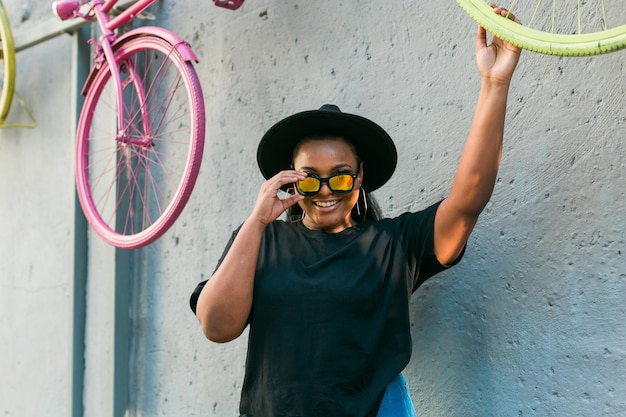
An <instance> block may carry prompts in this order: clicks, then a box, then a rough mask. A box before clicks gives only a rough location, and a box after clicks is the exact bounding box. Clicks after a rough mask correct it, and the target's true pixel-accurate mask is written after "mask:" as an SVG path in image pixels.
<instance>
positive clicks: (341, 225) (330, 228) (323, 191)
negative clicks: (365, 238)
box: [293, 137, 363, 233]
mask: <svg viewBox="0 0 626 417" xmlns="http://www.w3.org/2000/svg"><path fill="white" fill-rule="evenodd" d="M293 167H294V169H295V170H297V171H302V172H307V173H310V174H314V175H316V176H318V177H320V178H328V177H331V176H333V175H337V174H355V173H356V172H357V171H359V175H358V177H357V178H356V180H355V182H354V188H353V189H352V191H351V192H349V193H347V194H334V193H333V192H332V191H331V190H330V188H328V184H326V183H323V184H322V186H321V188H320V191H319V193H317V194H316V195H313V196H310V197H305V198H304V199H303V200H301V201H300V202H299V203H298V204H300V207H302V210H304V212H305V214H306V215H305V217H304V219H303V220H302V222H303V224H304V225H305V226H306V227H308V228H309V229H313V230H325V231H326V232H329V233H338V232H341V231H342V230H344V229H346V228H348V227H352V226H353V220H352V217H351V213H352V208H353V207H354V206H355V204H356V203H357V200H358V199H359V190H360V188H361V182H362V179H363V169H362V166H361V167H359V162H358V160H357V156H356V154H355V152H354V150H353V148H352V146H351V145H350V144H348V142H346V141H345V140H344V139H342V138H339V137H329V138H324V139H309V140H304V141H303V142H301V143H300V144H299V145H298V147H297V148H296V151H295V153H294V159H293ZM359 168H361V169H359Z"/></svg>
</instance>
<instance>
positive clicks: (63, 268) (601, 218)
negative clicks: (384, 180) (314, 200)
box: [0, 0, 626, 417]
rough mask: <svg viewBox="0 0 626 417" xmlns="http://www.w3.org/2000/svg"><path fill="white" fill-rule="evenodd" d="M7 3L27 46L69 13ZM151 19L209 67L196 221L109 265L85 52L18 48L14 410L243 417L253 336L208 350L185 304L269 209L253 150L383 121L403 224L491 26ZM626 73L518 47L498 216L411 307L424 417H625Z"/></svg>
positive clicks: (197, 13) (615, 63)
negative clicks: (286, 121)
mask: <svg viewBox="0 0 626 417" xmlns="http://www.w3.org/2000/svg"><path fill="white" fill-rule="evenodd" d="M5 3H7V4H6V7H7V9H9V12H10V17H11V20H12V23H13V26H14V32H15V33H16V36H17V35H20V34H24V33H27V32H28V31H31V30H33V28H37V27H41V26H42V25H45V24H46V22H49V19H50V18H51V12H50V8H49V6H50V4H49V2H48V1H47V0H45V1H44V0H23V1H22V0H10V1H5ZM23 6H29V7H30V10H31V12H30V15H29V16H28V18H27V19H25V20H24V21H22V14H23V13H22V8H23ZM151 11H152V12H153V13H154V15H155V17H156V20H155V21H154V23H155V24H158V25H163V26H165V27H168V28H170V29H172V30H173V31H175V32H177V33H179V34H180V35H181V36H182V37H184V38H186V39H187V40H188V41H189V42H190V43H191V45H192V46H193V49H194V50H195V52H196V54H197V55H198V57H199V59H200V62H199V63H198V64H197V65H196V69H197V71H198V73H199V75H200V78H201V81H202V86H203V90H204V97H205V102H206V108H207V144H206V148H205V154H204V160H203V165H202V168H201V173H200V178H199V179H198V182H197V185H196V188H195V190H194V193H193V195H192V198H191V201H190V202H189V204H188V205H187V207H186V208H185V210H184V212H183V214H182V215H181V217H180V218H179V220H178V221H177V222H176V224H175V225H174V226H173V227H172V228H171V229H170V230H169V231H168V232H167V233H166V234H165V235H164V236H163V237H162V238H161V239H160V240H158V241H157V242H155V243H153V244H152V245H150V246H148V247H145V248H143V249H140V250H136V251H132V252H123V251H116V250H114V248H112V247H110V246H108V245H107V244H105V243H104V242H102V241H101V240H100V239H99V238H98V237H97V236H95V235H94V234H93V233H92V232H91V231H90V230H85V229H84V226H83V223H82V222H83V220H82V218H81V216H80V210H76V203H75V196H74V183H73V181H74V174H73V152H74V138H73V130H74V126H75V109H74V107H75V93H76V88H77V87H76V85H77V84H78V85H80V83H81V80H77V78H81V77H79V76H78V75H77V74H78V73H79V72H80V70H81V68H82V69H83V70H84V68H85V66H86V65H87V63H86V62H85V61H86V59H84V58H81V56H80V53H79V52H80V48H79V47H78V46H76V45H78V44H79V43H77V42H75V38H73V37H72V36H70V35H65V36H62V37H58V38H54V39H52V40H49V41H47V42H46V43H44V44H40V45H37V46H35V47H32V48H30V49H27V50H25V51H22V52H19V53H18V55H17V64H18V80H17V90H18V92H19V93H20V94H21V95H22V96H23V97H24V99H25V100H26V102H27V103H28V105H29V107H30V108H31V110H32V111H33V113H34V115H35V117H36V119H37V122H38V127H37V128H36V129H5V130H0V190H1V196H2V198H0V254H1V255H0V375H2V378H1V381H2V382H1V384H0V387H1V388H0V414H1V415H3V416H20V417H30V416H33V417H34V416H68V415H73V416H79V415H85V416H89V417H91V416H115V417H118V416H121V415H123V414H124V413H125V412H124V409H127V411H126V413H127V415H128V416H150V417H152V416H157V415H159V416H161V415H163V416H175V417H178V416H224V417H226V416H234V415H236V412H237V405H238V397H239V390H240V388H241V383H242V376H243V366H244V360H245V350H246V340H245V335H244V336H243V337H241V338H239V339H238V340H236V341H234V342H231V343H229V344H224V345H217V344H212V343H210V342H208V341H206V340H204V338H203V336H202V333H201V331H200V329H199V327H198V325H197V323H196V320H195V318H194V317H193V315H192V314H191V312H190V310H189V308H188V304H187V303H188V296H189V293H190V292H191V291H192V289H193V287H194V286H195V284H196V283H197V282H198V281H199V280H201V279H202V278H204V277H207V276H209V275H210V274H211V272H212V271H213V269H214V267H215V263H216V261H217V259H218V257H219V255H220V254H221V252H222V249H223V246H224V244H225V243H226V240H227V239H228V237H229V235H230V232H231V230H232V229H233V228H234V227H236V226H237V225H238V224H239V223H241V222H242V221H243V220H244V219H245V217H246V215H247V214H248V213H249V212H250V210H251V209H252V205H253V204H254V201H255V197H256V194H257V191H258V188H259V186H260V184H261V183H262V177H261V175H260V174H259V173H258V170H257V168H256V160H255V155H256V145H257V143H258V140H259V138H260V136H261V135H262V133H263V132H264V131H265V130H266V129H267V128H269V127H270V126H271V125H272V124H273V123H274V122H276V121H277V120H279V119H281V118H282V117H284V116H287V115H289V114H291V113H294V112H297V111H300V110H306V109H312V108H317V107H319V106H320V105H321V104H323V103H328V102H332V103H336V104H338V105H339V106H340V107H341V108H342V109H343V110H344V111H349V112H354V113H358V114H360V115H363V116H365V117H369V118H372V119H373V120H375V121H376V122H378V123H379V124H381V125H382V126H383V127H385V128H386V129H387V130H388V131H389V133H390V134H391V135H392V137H394V139H395V140H396V143H397V146H398V150H399V163H398V170H397V172H396V174H395V176H394V178H393V179H392V180H391V181H390V182H389V183H388V184H387V185H386V186H385V187H384V188H383V189H381V190H379V191H377V192H376V197H377V198H378V200H379V202H380V203H381V206H382V207H383V210H384V212H385V214H386V215H389V216H393V215H397V214H399V213H401V212H403V211H406V210H417V209H420V208H422V207H425V206H426V205H428V204H430V203H433V202H435V201H437V200H438V199H441V198H442V197H444V196H445V195H446V194H447V192H448V189H449V187H450V183H451V180H452V176H453V174H454V170H455V167H456V164H457V161H458V159H459V156H460V153H461V150H462V146H463V142H464V139H465V136H466V134H467V131H468V128H469V124H470V121H471V118H472V115H473V110H474V103H475V100H476V96H477V92H478V87H479V86H478V83H479V78H478V75H477V72H476V70H475V65H474V57H473V51H474V36H475V27H474V24H473V22H472V21H471V20H470V19H469V18H468V17H467V16H466V15H464V13H463V12H462V11H461V9H460V8H458V7H457V6H456V4H454V3H453V2H452V3H446V2H438V3H437V2H418V1H408V0H404V1H394V2H389V1H367V2H366V1H358V0H355V1H342V2H336V1H307V2H299V1H292V0H282V1H278V0H248V1H247V2H246V3H245V5H244V6H243V7H242V8H241V9H240V10H239V11H236V12H233V11H228V10H224V9H220V8H217V7H215V6H214V5H213V3H212V2H211V1H209V0H205V1H182V0H177V1H174V0H164V1H163V2H162V3H159V4H158V5H156V6H154V7H153V8H152V10H151ZM625 57H626V55H625V53H624V52H623V51H622V52H618V53H613V54H609V55H605V56H599V57H593V58H556V57H549V56H543V55H538V54H533V53H528V52H526V53H523V54H522V59H521V62H520V64H519V67H518V71H517V72H516V75H515V78H514V82H513V87H512V90H511V95H510V102H509V109H508V119H507V126H506V138H505V148H504V155H503V161H502V166H501V171H500V175H499V179H498V182H497V185H496V188H495V191H494V195H493V197H492V200H491V202H490V204H489V205H488V207H487V209H486V210H485V212H484V214H483V215H482V217H481V219H480V221H479V223H478V225H477V227H476V230H475V233H474V234H473V235H472V237H471V239H470V242H469V245H468V249H467V253H466V255H465V258H464V260H463V261H462V262H461V264H460V265H458V266H457V267H455V268H453V269H452V270H450V271H447V272H445V273H442V274H440V275H438V276H436V277H434V278H433V279H431V280H430V281H429V282H427V283H426V284H425V285H424V286H423V287H421V288H420V289H419V290H418V292H417V293H416V294H415V295H414V297H413V310H412V311H413V312H412V323H413V339H414V352H413V353H414V354H413V359H412V361H411V363H410V364H409V366H408V367H407V369H406V371H405V373H406V376H407V379H408V381H409V384H410V387H411V393H412V396H413V400H414V402H415V405H416V408H417V411H418V414H419V415H420V416H428V417H439V416H537V417H543V416H554V417H560V416H581V417H582V416H584V417H598V416H624V415H626V382H625V380H624V375H625V374H626V324H624V323H625V321H624V316H625V315H626V307H624V306H625V303H624V299H625V297H626V259H625V256H626V255H625V252H626V245H625V240H626V237H625V229H626V227H625V226H626V198H625V197H626V196H625V190H626V167H625V163H624V156H625V154H626V149H625V146H626V145H625V143H626V142H625V141H626V109H625V108H624V96H625V93H626V81H625V77H626V68H625V65H624V62H625V59H624V58H625ZM23 117H24V114H23V112H21V111H20V109H19V107H18V106H15V105H14V107H13V109H12V113H11V118H13V119H18V120H22V119H23ZM116 294H117V295H116ZM120 409H121V411H120Z"/></svg>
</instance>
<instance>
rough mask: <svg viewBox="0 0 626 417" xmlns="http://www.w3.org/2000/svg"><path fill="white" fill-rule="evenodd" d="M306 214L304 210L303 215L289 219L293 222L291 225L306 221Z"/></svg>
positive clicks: (295, 215)
mask: <svg viewBox="0 0 626 417" xmlns="http://www.w3.org/2000/svg"><path fill="white" fill-rule="evenodd" d="M305 214H306V213H304V210H302V214H301V215H297V214H294V215H293V216H291V217H290V218H289V220H290V221H291V223H297V222H301V221H302V220H304V216H305Z"/></svg>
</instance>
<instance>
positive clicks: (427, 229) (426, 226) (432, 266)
mask: <svg viewBox="0 0 626 417" xmlns="http://www.w3.org/2000/svg"><path fill="white" fill-rule="evenodd" d="M440 204H441V201H439V202H437V203H435V204H433V205H431V206H430V207H428V208H426V209H424V210H422V211H420V212H417V213H406V214H404V215H402V216H400V218H401V219H402V223H403V225H402V227H403V229H404V230H405V231H406V235H405V238H406V239H407V245H408V248H409V251H410V253H412V254H413V255H414V256H415V258H414V260H413V262H415V265H413V270H414V274H413V292H415V291H416V290H417V289H418V288H419V286H420V285H422V284H423V283H424V282H425V281H426V280H427V279H429V278H430V277H432V276H434V275H436V274H438V273H439V272H442V271H444V270H446V269H448V268H450V267H452V266H454V265H456V264H457V263H458V262H459V261H460V260H461V258H462V257H463V254H464V253H465V248H463V250H462V251H461V253H460V254H459V256H458V257H457V259H455V261H454V262H453V263H451V264H449V265H442V264H441V263H440V262H439V261H438V260H437V256H436V255H435V215H436V214H437V210H438V209H439V205H440Z"/></svg>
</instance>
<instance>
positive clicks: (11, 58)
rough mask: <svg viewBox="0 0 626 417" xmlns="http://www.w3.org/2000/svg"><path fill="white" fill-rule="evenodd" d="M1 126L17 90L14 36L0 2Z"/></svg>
mask: <svg viewBox="0 0 626 417" xmlns="http://www.w3.org/2000/svg"><path fill="white" fill-rule="evenodd" d="M0 45H1V47H0V53H1V54H0V61H2V62H1V64H0V71H1V72H2V73H1V74H0V82H1V83H2V85H1V86H0V126H1V125H3V124H4V122H5V120H6V118H7V116H8V115H9V110H11V103H12V101H13V91H14V89H15V46H14V44H13V34H12V33H11V23H10V22H9V16H8V15H7V12H6V9H5V8H4V5H3V4H2V2H1V1H0Z"/></svg>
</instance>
